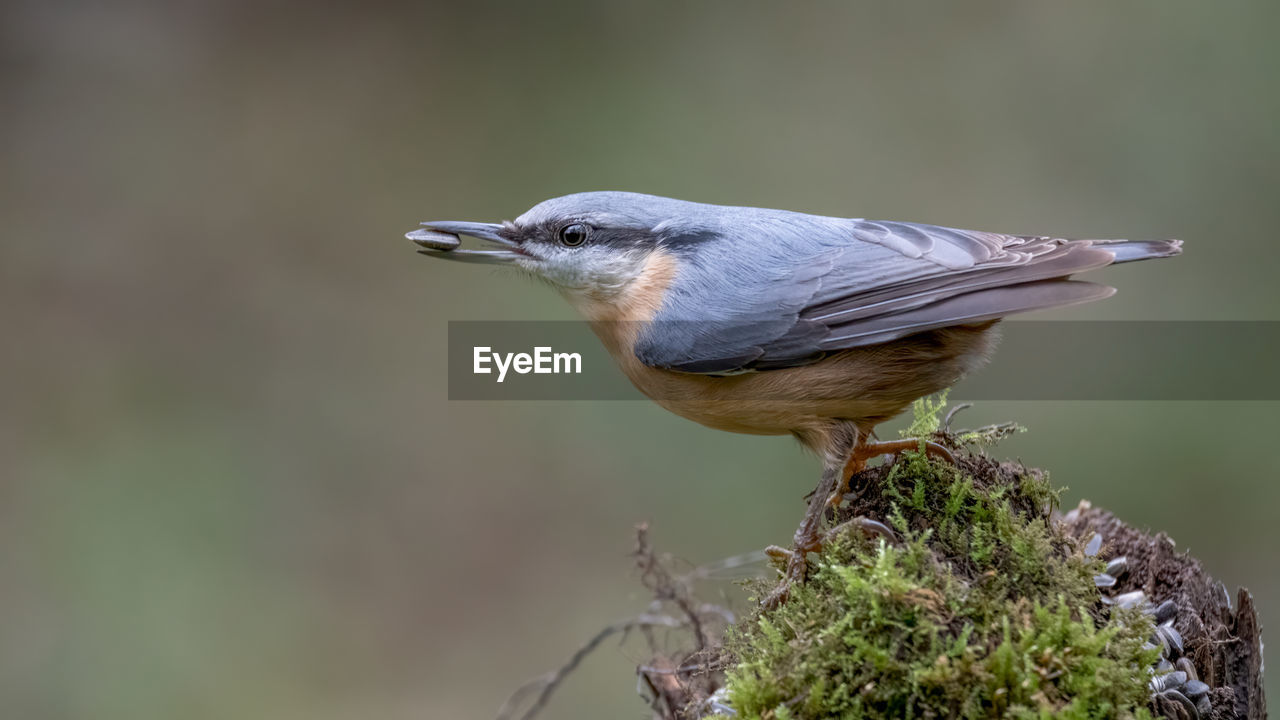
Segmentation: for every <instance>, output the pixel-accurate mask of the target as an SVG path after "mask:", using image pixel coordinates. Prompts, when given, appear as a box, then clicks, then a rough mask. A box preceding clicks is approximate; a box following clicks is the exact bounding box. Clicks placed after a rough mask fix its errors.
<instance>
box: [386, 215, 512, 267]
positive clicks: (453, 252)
mask: <svg viewBox="0 0 1280 720" xmlns="http://www.w3.org/2000/svg"><path fill="white" fill-rule="evenodd" d="M422 225H423V227H422V229H421V230H414V231H413V232H409V233H405V237H407V238H409V239H410V240H412V241H414V242H415V243H417V244H418V245H419V246H421V247H422V248H423V249H422V250H419V251H418V252H419V253H421V254H423V255H427V256H430V257H439V258H444V259H445V260H457V261H459V262H469V263H483V264H486V265H503V264H506V263H510V262H511V261H512V260H515V259H516V258H518V257H521V255H522V253H520V252H517V251H515V250H464V249H460V248H459V245H460V243H459V241H458V238H457V236H459V235H469V236H471V237H476V238H480V239H482V240H488V241H490V242H495V243H498V244H500V245H505V246H507V247H509V248H517V247H519V246H518V245H517V244H516V243H514V242H512V241H510V240H508V239H506V238H504V237H502V235H500V234H499V232H498V231H500V230H501V229H502V226H501V225H499V224H497V223H478V222H462V221H454V220H446V221H442V222H424V223H422Z"/></svg>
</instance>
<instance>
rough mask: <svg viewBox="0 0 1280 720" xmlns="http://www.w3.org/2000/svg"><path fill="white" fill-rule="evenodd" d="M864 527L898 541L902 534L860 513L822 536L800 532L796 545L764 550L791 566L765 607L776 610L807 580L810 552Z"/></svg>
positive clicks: (817, 550) (765, 601)
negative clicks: (810, 535)
mask: <svg viewBox="0 0 1280 720" xmlns="http://www.w3.org/2000/svg"><path fill="white" fill-rule="evenodd" d="M854 529H857V530H861V531H862V532H864V533H866V534H868V535H878V536H880V537H883V538H884V539H886V540H888V541H889V542H894V543H896V542H898V535H897V533H895V532H894V531H893V530H892V529H891V528H890V527H889V526H888V525H885V524H884V523H882V522H880V521H878V520H872V519H871V518H868V517H863V516H861V515H859V516H858V517H855V518H853V519H851V520H846V521H844V522H842V523H840V524H839V525H836V526H835V527H833V528H831V529H830V530H828V531H826V532H825V533H823V534H822V535H820V536H817V535H815V536H813V537H809V538H801V537H799V536H798V535H797V537H796V544H795V547H793V548H791V549H787V548H784V547H779V546H777V545H770V546H769V547H767V548H765V549H764V552H765V554H766V555H768V556H769V557H771V558H773V559H775V560H782V559H786V561H787V569H786V571H785V573H784V574H783V577H782V581H781V582H780V583H779V584H778V587H777V588H775V589H774V591H773V592H772V593H770V594H769V597H767V598H765V600H764V608H765V609H766V610H773V609H776V608H777V607H778V606H779V605H781V604H782V603H784V602H786V600H787V597H788V596H789V595H790V594H791V586H792V585H793V584H795V583H801V582H804V579H805V575H806V574H807V573H808V570H809V561H808V555H809V553H811V552H820V551H821V550H822V548H824V547H826V546H827V545H828V544H829V543H830V542H831V541H832V540H833V539H834V538H835V537H836V536H837V535H839V534H840V533H843V532H848V531H849V530H854Z"/></svg>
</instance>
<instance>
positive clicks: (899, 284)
mask: <svg viewBox="0 0 1280 720" xmlns="http://www.w3.org/2000/svg"><path fill="white" fill-rule="evenodd" d="M423 225H425V226H426V228H425V229H423V230H417V231H414V232H411V233H409V234H408V235H407V237H408V238H409V239H411V240H414V241H415V242H417V243H418V244H419V245H421V246H422V247H423V248H425V249H424V250H420V252H422V253H423V254H425V255H430V256H432V257H440V258H445V259H449V260H460V261H465V262H478V263H496V264H510V265H514V266H516V267H518V268H520V269H522V270H524V271H526V272H528V273H530V274H532V275H535V276H537V277H540V278H542V279H544V280H546V281H548V282H550V283H551V284H552V285H553V286H555V287H556V288H557V289H558V290H560V292H561V293H562V294H563V295H564V296H565V297H566V298H567V299H568V300H569V302H570V303H572V304H573V305H574V306H575V307H576V308H577V309H578V311H580V312H581V313H582V315H583V316H585V317H586V319H587V320H588V321H589V322H590V324H591V326H592V328H593V330H594V331H595V333H596V334H597V335H598V336H599V338H600V339H601V341H603V343H604V345H605V346H606V347H607V349H608V350H609V353H610V354H611V355H612V356H613V358H614V359H615V360H616V361H617V363H618V364H619V365H620V366H621V368H622V370H623V372H624V373H626V375H627V377H628V378H630V380H631V382H632V383H634V384H635V385H636V387H637V388H639V389H640V391H641V392H643V393H645V394H646V395H648V396H649V397H651V398H653V399H654V400H655V401H656V402H658V403H659V404H660V405H662V406H663V407H665V408H667V409H668V410H671V411H672V412H674V413H676V414H678V415H682V416H684V417H686V418H689V419H691V420H694V421H696V422H699V423H702V424H703V425H707V426H710V427H713V428H719V429H721V430H729V431H732V432H740V433H753V434H761V435H783V434H788V433H789V434H791V435H794V436H795V437H796V438H798V439H799V440H800V442H801V443H803V444H804V445H805V446H807V447H808V448H810V449H812V450H813V451H815V452H816V453H817V454H818V455H819V457H821V458H822V462H823V472H822V481H821V483H820V484H819V486H818V490H817V492H816V493H815V494H814V496H813V498H812V500H811V501H810V504H809V511H808V513H807V514H806V516H805V520H804V522H803V523H801V525H800V527H799V528H798V529H797V530H796V536H795V549H794V551H793V552H792V555H791V567H790V573H789V574H790V575H791V576H792V577H793V578H796V577H802V576H803V573H804V564H805V563H804V554H805V553H806V552H807V551H809V550H811V549H814V548H815V547H816V545H817V543H818V542H819V533H818V531H819V527H820V523H821V518H822V511H823V509H824V507H825V505H826V504H827V503H829V502H836V503H838V502H839V500H840V497H841V495H842V493H843V492H845V491H847V489H848V482H849V478H850V477H851V476H852V474H853V473H854V472H857V471H858V470H860V469H861V468H863V467H864V466H865V463H866V461H867V460H869V459H871V458H873V457H876V456H877V455H882V454H886V453H890V452H898V451H900V450H903V449H907V448H915V447H917V446H918V445H917V442H916V441H897V442H873V441H872V439H871V438H872V437H873V436H872V430H873V428H874V427H875V425H876V424H878V423H880V422H882V421H884V420H887V419H889V418H891V417H893V416H895V415H897V414H898V413H900V412H902V411H903V410H904V409H905V408H906V407H907V406H909V405H910V404H911V403H912V401H914V400H916V399H917V398H920V397H923V396H925V395H928V394H930V393H934V392H937V391H939V390H942V389H944V388H946V387H948V386H950V385H952V384H953V383H955V382H956V381H957V380H959V379H960V378H961V376H963V375H964V374H965V373H967V372H969V371H971V370H973V369H974V368H976V367H978V366H980V365H982V364H983V363H984V362H985V361H986V358H987V356H988V354H989V353H990V352H991V351H992V349H993V348H994V345H995V342H996V334H995V332H994V325H995V324H996V322H998V321H999V320H1000V318H1003V317H1004V316H1006V315H1010V314H1013V313H1020V312H1026V311H1029V310H1038V309H1041V308H1049V307H1058V306H1062V305H1072V304H1075V303H1082V302H1089V301H1091V300H1098V299H1101V298H1104V297H1107V296H1109V295H1111V294H1112V293H1113V292H1114V290H1113V289H1112V288H1110V287H1107V286H1104V285H1098V284H1094V283H1089V282H1081V281H1077V280H1071V279H1069V277H1070V276H1071V275H1074V274H1076V273H1081V272H1085V271H1088V270H1095V269H1097V268H1100V267H1103V266H1105V265H1110V264H1113V263H1119V262H1129V261H1132V260H1145V259H1147V258H1158V257H1169V256H1171V255H1177V254H1178V253H1179V252H1181V249H1180V247H1181V243H1180V242H1179V241H1177V240H1155V241H1125V240H1065V239H1060V238H1054V237H1036V236H1025V235H1000V234H996V233H988V232H975V231H970V230H956V229H952V228H945V227H938V226H934V225H922V224H917V223H907V222H881V221H871V220H860V219H846V218H836V217H824V216H819V215H806V214H801V213H795V212H788V211H784V210H767V209H762V208H753V207H724V206H719V205H704V204H700V203H692V202H685V201H682V200H674V199H670V198H663V197H655V196H652V195H640V194H636V193H626V192H588V193H579V194H575V195H567V196H565V197H560V198H555V199H552V200H547V201H546V202H543V203H540V204H538V205H536V206H534V207H533V208H532V209H531V210H529V211H528V212H526V213H525V214H523V215H521V216H520V217H518V218H516V219H515V220H514V221H512V222H506V223H502V224H491V223H475V222H428V223H423ZM457 235H469V236H473V237H477V238H481V239H483V240H488V241H491V242H492V243H494V244H495V248H494V249H489V250H466V249H458V242H457V238H456V236H457ZM927 449H928V450H930V451H932V452H934V453H935V454H938V455H942V456H944V457H949V455H948V453H947V451H946V450H945V449H944V448H942V447H941V446H937V445H933V446H930V447H928V448H927Z"/></svg>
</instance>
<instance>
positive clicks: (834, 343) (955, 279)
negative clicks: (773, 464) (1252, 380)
mask: <svg viewBox="0 0 1280 720" xmlns="http://www.w3.org/2000/svg"><path fill="white" fill-rule="evenodd" d="M801 230H802V231H808V232H809V233H810V234H809V235H807V236H804V237H802V236H801V235H796V236H784V237H783V238H782V239H781V240H780V241H779V242H778V243H776V244H770V243H769V242H768V239H764V238H761V239H757V242H756V243H744V242H743V239H741V238H739V239H738V240H737V241H736V242H734V243H731V244H729V245H728V247H717V248H710V249H708V250H707V251H706V252H699V253H698V254H697V256H696V257H695V259H694V261H692V262H690V263H689V264H688V265H689V267H688V274H687V276H686V277H684V278H682V282H681V285H683V286H684V287H682V288H681V287H677V288H675V292H673V293H672V294H671V295H669V297H668V300H667V304H666V305H664V308H663V312H662V313H661V314H660V315H659V319H658V322H656V323H654V324H652V325H651V326H650V327H648V328H647V329H646V330H645V331H644V332H643V333H642V334H641V337H640V340H639V342H638V343H637V347H636V354H637V356H638V357H639V358H640V359H641V360H642V361H643V362H645V363H646V364H648V365H650V366H653V367H660V368H667V369H673V370H680V371H684V372H696V373H715V374H726V373H734V372H743V371H751V370H766V369H772V368H780V367H792V366H795V365H802V364H806V363H809V362H813V361H814V360H816V359H819V358H821V357H823V356H824V355H825V354H828V353H831V352H836V351H839V350H844V349H849V348H854V347H860V346H865V345H874V344H878V343H883V342H888V341H890V340H894V339H897V338H901V337H906V336H908V335H912V334H915V333H919V332H923V331H926V330H930V329H936V328H941V327H948V326H953V325H964V324H972V323H977V322H982V321H985V320H992V319H996V318H1000V317H1004V316H1005V315H1010V314H1013V313H1019V312H1026V311H1030V310H1037V309H1042V308H1048V307H1056V306H1061V305H1070V304H1075V303H1081V302H1088V301H1090V300H1096V299H1100V298H1103V297H1106V296H1108V295H1110V294H1111V293H1112V292H1114V291H1113V290H1112V288H1109V287H1106V286H1103V285H1097V284H1094V283H1087V282H1079V281H1073V280H1068V279H1067V277H1068V276H1070V275H1072V274H1075V273H1080V272H1085V271H1088V270H1093V269H1095V268H1099V267H1102V266H1104V265H1108V264H1110V263H1112V262H1114V261H1116V259H1117V255H1118V254H1122V253H1118V252H1117V251H1116V249H1115V248H1113V249H1103V247H1100V246H1099V243H1102V242H1111V241H1091V240H1064V239H1058V238H1051V237H1032V236H1015V235H1000V234H995V233H985V232H973V231H965V230H956V229H952V228H944V227H938V226H933V225H921V224H915V223H901V222H871V221H864V220H846V221H842V224H841V225H838V226H836V225H832V224H831V223H823V224H817V225H814V226H813V227H810V228H802V229H801ZM833 233H835V234H837V235H838V236H836V235H833ZM802 234H803V233H802ZM815 234H816V236H815ZM1127 245H1128V244H1126V246H1127ZM1133 245H1139V243H1134V244H1133ZM1143 245H1153V244H1151V243H1145V244H1143ZM732 248H736V249H737V250H738V252H737V253H736V254H735V253H733V252H731V249H732ZM760 248H768V250H767V251H766V250H762V249H760ZM1176 251H1177V246H1176V244H1175V245H1170V244H1169V243H1156V244H1154V245H1153V247H1152V248H1146V249H1143V250H1141V251H1135V252H1133V253H1130V254H1134V255H1141V257H1155V256H1162V255H1167V254H1176ZM1123 259H1126V260H1128V259H1141V258H1140V257H1132V258H1130V257H1124V258H1123ZM684 273H685V270H684V269H683V266H682V274H684ZM726 275H728V276H730V277H732V278H733V280H734V282H733V283H725V282H723V278H724V277H725V276H726Z"/></svg>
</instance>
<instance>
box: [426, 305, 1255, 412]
mask: <svg viewBox="0 0 1280 720" xmlns="http://www.w3.org/2000/svg"><path fill="white" fill-rule="evenodd" d="M998 327H999V328H1000V333H1001V336H1002V339H1001V341H1000V344H999V347H998V348H997V350H996V352H995V353H994V354H993V356H992V359H991V362H990V363H989V364H988V365H987V366H985V367H983V368H982V369H980V370H978V371H976V372H974V373H972V374H971V375H970V376H969V377H968V378H966V379H964V380H962V381H961V382H960V383H959V384H958V385H957V386H956V389H955V391H954V392H953V393H952V398H953V399H966V400H1280V372H1278V371H1277V370H1278V368H1280V322H1272V321H1155V322H1149V321H1101V322H1100V321H1010V322H1005V323H1002V324H1000V325H999V326H998ZM539 348H541V350H539ZM448 384H449V399H451V400H635V399H643V395H641V394H640V393H639V392H638V391H637V390H636V389H635V388H634V387H633V386H632V385H631V383H630V382H629V381H628V380H627V378H626V376H625V375H623V373H622V372H621V371H620V370H619V369H618V367H617V365H616V363H615V362H614V361H613V359H612V358H611V357H610V355H609V353H608V352H607V351H606V350H605V348H604V346H603V345H602V344H601V342H600V340H599V339H598V338H597V337H596V335H595V333H594V332H593V331H592V329H591V327H590V326H589V325H588V324H587V323H585V322H576V321H551V322H508V321H453V322H450V323H449V372H448Z"/></svg>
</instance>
